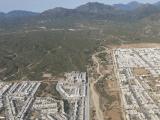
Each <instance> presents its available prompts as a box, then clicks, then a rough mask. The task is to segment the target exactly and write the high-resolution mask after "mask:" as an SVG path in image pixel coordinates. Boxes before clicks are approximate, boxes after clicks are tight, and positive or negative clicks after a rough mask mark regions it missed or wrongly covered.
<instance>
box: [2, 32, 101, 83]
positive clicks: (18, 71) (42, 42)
mask: <svg viewBox="0 0 160 120" xmlns="http://www.w3.org/2000/svg"><path fill="white" fill-rule="evenodd" d="M95 35H96V33H95V31H89V30H86V31H77V32H76V31H75V32H74V31H38V32H31V33H17V34H9V35H1V36H0V49H1V50H0V51H3V52H0V68H1V69H4V68H7V70H5V71H4V72H2V73H1V76H2V75H3V76H2V78H4V77H7V78H8V79H9V80H13V79H21V78H22V77H24V76H27V77H28V78H29V79H31V80H41V79H42V74H43V73H45V72H46V73H48V72H49V73H52V74H53V75H57V74H59V73H63V72H67V71H72V70H82V71H86V65H87V63H88V59H89V57H90V55H91V53H92V52H93V51H94V49H96V46H97V44H98V41H96V40H95V39H93V38H95ZM96 37H98V36H96ZM12 74H15V76H12V77H9V76H10V75H12Z"/></svg>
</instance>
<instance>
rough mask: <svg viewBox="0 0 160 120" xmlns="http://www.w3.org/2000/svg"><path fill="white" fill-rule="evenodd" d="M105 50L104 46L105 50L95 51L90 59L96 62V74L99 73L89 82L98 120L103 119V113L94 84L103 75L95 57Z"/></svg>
mask: <svg viewBox="0 0 160 120" xmlns="http://www.w3.org/2000/svg"><path fill="white" fill-rule="evenodd" d="M105 52H106V48H105V50H103V51H101V52H96V53H95V54H93V55H92V60H93V62H94V64H96V72H97V74H99V77H98V78H97V79H96V80H95V79H93V80H92V82H91V84H90V89H91V99H92V101H93V106H94V107H95V109H96V118H97V119H98V120H104V115H103V112H102V110H101V109H100V101H99V100H100V99H99V95H98V93H97V91H96V90H95V87H94V85H95V84H96V83H97V82H98V81H99V80H100V79H101V78H102V77H103V76H104V75H103V74H102V73H101V72H100V63H99V60H98V58H97V57H96V56H97V55H98V54H100V53H105Z"/></svg>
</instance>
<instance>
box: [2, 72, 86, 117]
mask: <svg viewBox="0 0 160 120" xmlns="http://www.w3.org/2000/svg"><path fill="white" fill-rule="evenodd" d="M65 78H66V79H64V80H61V81H59V82H58V83H57V85H56V89H57V91H58V92H59V94H60V95H61V96H62V99H59V100H57V99H54V98H53V97H50V96H46V97H42V96H37V94H36V93H37V91H38V89H39V88H40V86H41V84H43V83H41V82H39V81H19V82H13V83H12V82H9V83H6V82H0V110H1V111H0V112H1V114H0V115H1V116H0V119H6V120H39V119H40V120H89V92H88V91H89V88H88V87H89V84H88V80H87V74H86V72H75V71H74V72H71V73H66V74H65ZM63 100H66V101H67V103H68V106H67V107H68V108H65V107H64V106H65V105H64V101H63ZM64 109H67V111H68V112H67V113H66V112H65V110H64Z"/></svg>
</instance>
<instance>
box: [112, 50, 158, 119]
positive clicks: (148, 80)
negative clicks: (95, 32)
mask: <svg viewBox="0 0 160 120" xmlns="http://www.w3.org/2000/svg"><path fill="white" fill-rule="evenodd" d="M113 54H114V62H115V73H116V76H117V79H118V82H119V86H120V90H121V100H122V107H123V112H124V119H126V120H159V119H160V94H159V93H160V49H159V48H130V49H126V48H125V49H122V48H118V49H114V50H113Z"/></svg>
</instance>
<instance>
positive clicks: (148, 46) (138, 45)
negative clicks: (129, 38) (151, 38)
mask: <svg viewBox="0 0 160 120" xmlns="http://www.w3.org/2000/svg"><path fill="white" fill-rule="evenodd" d="M150 47H153V48H160V43H137V44H123V45H115V46H114V45H113V46H111V48H150Z"/></svg>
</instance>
